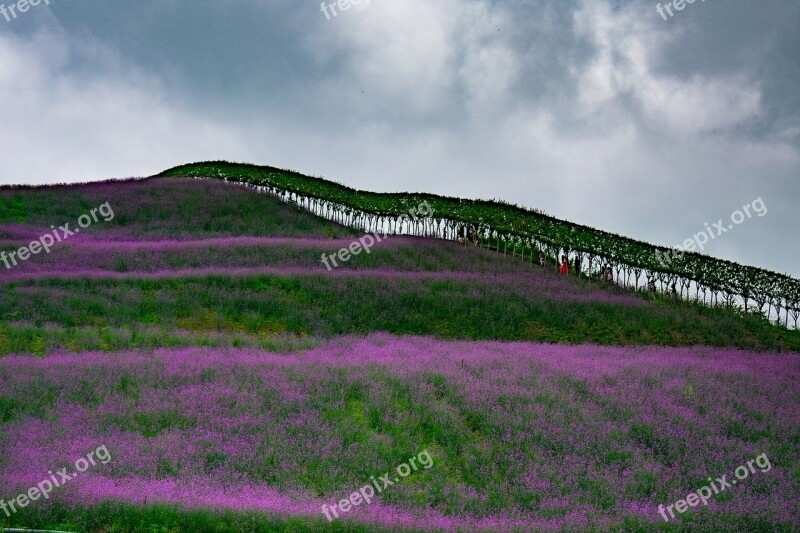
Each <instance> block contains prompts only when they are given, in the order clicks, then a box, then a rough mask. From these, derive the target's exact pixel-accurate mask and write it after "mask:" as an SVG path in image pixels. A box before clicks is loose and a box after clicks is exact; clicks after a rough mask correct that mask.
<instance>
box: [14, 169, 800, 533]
mask: <svg viewBox="0 0 800 533" xmlns="http://www.w3.org/2000/svg"><path fill="white" fill-rule="evenodd" d="M104 204H107V205H108V206H109V208H111V209H113V218H112V217H106V218H108V220H105V219H104V218H102V217H100V218H99V219H98V220H97V221H96V222H94V223H92V224H91V225H89V226H88V227H86V228H85V229H82V230H81V232H80V233H78V234H75V235H73V236H70V237H69V238H68V239H67V240H64V241H63V242H62V243H58V244H56V245H54V247H53V248H52V250H51V251H50V253H47V254H45V253H41V254H38V255H35V256H33V257H31V258H30V259H28V260H26V261H21V262H20V264H18V265H16V266H14V267H13V268H9V269H6V268H5V267H4V266H3V265H2V264H0V295H1V296H0V427H2V432H1V433H0V452H2V453H0V472H3V474H1V475H0V498H5V499H6V501H8V500H9V499H10V498H13V497H14V496H15V495H16V494H19V493H21V492H23V491H26V490H27V489H28V488H29V487H31V486H35V485H36V483H38V482H39V481H41V480H42V479H45V478H47V472H48V471H49V470H53V471H55V470H54V469H56V468H57V467H58V468H60V467H62V466H70V465H71V463H74V461H75V460H76V459H78V458H80V457H82V456H84V455H85V454H86V453H87V452H88V451H90V450H93V449H95V448H97V447H98V446H100V445H101V444H102V445H104V446H107V449H108V450H109V451H110V452H111V456H112V457H113V458H112V459H111V460H110V461H109V462H108V464H103V465H100V464H98V465H95V466H94V467H93V468H91V469H89V470H88V471H87V472H85V473H81V474H80V477H79V478H78V479H76V480H72V481H70V483H69V484H66V485H65V486H64V487H63V488H59V489H57V490H56V491H55V492H54V493H53V496H52V497H51V498H50V499H48V500H46V501H42V500H39V501H36V502H30V503H31V505H30V506H27V507H25V508H22V509H19V510H18V512H16V513H13V514H11V515H10V516H5V515H4V513H3V512H2V510H0V526H3V525H15V526H18V525H22V526H30V527H53V528H60V529H68V530H81V531H251V530H252V531H374V530H381V531H384V530H385V531H432V530H434V531H435V530H441V531H458V530H460V531H474V530H487V531H495V530H497V531H532V530H534V531H535V530H542V531H551V530H567V531H583V530H596V531H607V530H620V531H622V530H632V531H652V530H655V529H660V530H664V531H681V530H685V529H686V528H688V527H690V526H691V528H692V530H697V531H756V530H757V531H775V530H777V531H781V530H783V531H791V530H792V529H793V528H794V527H796V525H797V523H798V509H797V506H796V501H797V496H798V494H800V490H798V489H799V488H800V462H798V459H797V457H800V453H798V452H800V419H798V417H797V413H798V412H800V391H798V389H797V386H796V384H797V382H798V378H800V354H799V353H798V352H800V333H798V332H797V331H790V330H786V329H784V328H780V327H776V326H774V325H771V324H769V323H768V322H766V321H765V320H762V319H759V318H756V317H752V316H740V315H739V314H738V313H736V312H732V311H729V310H724V309H710V308H706V307H703V306H700V305H696V304H692V303H688V302H672V301H669V300H664V299H662V298H660V297H648V296H646V295H643V294H639V293H634V292H631V291H627V290H623V289H621V288H619V287H616V286H614V285H612V284H608V283H600V282H597V281H594V280H589V279H578V278H576V277H572V276H570V277H565V276H560V275H557V274H556V273H555V272H553V271H551V269H545V268H541V267H538V266H535V265H532V264H531V263H530V262H527V263H525V262H521V261H519V260H518V259H517V260H514V259H513V258H511V257H508V256H503V255H498V254H495V253H492V252H489V251H487V250H483V249H478V248H474V247H465V246H461V245H459V244H457V243H454V242H445V241H437V240H431V239H423V238H417V237H393V236H389V237H387V238H386V239H385V240H384V241H382V242H380V243H378V244H376V245H375V246H374V247H373V248H372V249H371V251H370V253H369V254H366V253H362V254H361V255H358V256H355V257H353V258H352V259H350V260H349V261H347V262H346V263H344V264H343V265H342V266H340V267H339V268H336V269H333V270H332V271H328V270H327V269H326V268H325V266H323V264H322V263H321V261H320V258H321V256H322V254H330V253H335V252H336V251H337V250H339V249H340V248H344V247H347V246H348V245H349V244H350V243H352V242H353V241H354V240H356V239H358V238H359V237H361V233H360V232H358V231H356V230H353V229H350V228H346V227H344V226H341V225H338V224H335V223H332V222H329V221H326V220H323V219H320V218H317V217H315V216H312V215H310V214H308V213H305V212H303V211H302V210H300V209H298V208H296V207H292V206H289V205H287V204H283V203H281V202H279V201H278V200H276V199H274V198H272V197H270V196H269V195H266V194H258V193H256V192H254V191H252V190H250V189H245V188H242V187H239V186H237V185H234V184H231V183H225V182H221V181H211V180H195V179H188V178H158V179H147V180H136V181H126V182H109V183H102V184H92V185H79V186H60V187H44V188H0V251H5V252H6V253H10V252H12V251H16V250H18V249H19V248H20V247H21V246H25V245H27V244H28V243H30V242H31V241H32V240H34V239H37V238H38V237H39V236H41V235H43V234H45V233H47V232H48V231H52V230H51V226H55V227H58V226H60V225H62V224H64V223H68V222H71V223H72V227H73V228H74V227H75V226H76V224H75V221H76V220H77V219H78V217H80V216H81V215H82V214H84V213H89V212H91V210H92V209H95V208H97V207H98V206H101V205H104ZM423 451H426V452H428V453H429V454H430V457H431V458H432V465H431V466H430V468H421V469H418V470H415V471H414V472H413V473H411V474H410V475H409V476H408V477H406V478H403V479H399V480H398V482H397V483H395V484H393V485H392V486H391V487H388V488H387V489H386V492H384V493H381V494H380V495H379V497H378V498H376V501H375V502H373V503H371V504H369V505H367V504H363V505H360V506H358V507H357V508H356V509H355V510H353V511H352V512H349V513H342V514H343V515H344V516H345V517H346V518H345V519H344V520H336V521H333V522H329V521H328V520H327V519H326V518H325V516H324V514H323V513H322V505H325V504H327V505H331V504H333V503H336V502H338V501H340V500H342V499H343V498H347V497H349V496H350V494H351V493H352V492H353V491H357V490H358V489H359V488H360V487H362V486H364V485H365V483H369V482H370V479H371V478H372V477H379V476H380V475H381V474H383V473H384V472H389V471H393V470H394V469H395V468H396V467H397V466H398V465H401V464H403V463H405V462H407V461H408V460H409V458H412V457H419V454H420V453H421V452H423ZM760 454H766V456H768V457H769V460H770V461H771V462H770V468H769V469H766V468H764V469H761V470H759V469H756V470H755V471H752V472H751V474H750V476H749V477H748V479H747V480H746V481H745V480H743V481H742V482H741V485H740V486H737V487H732V488H730V489H728V490H727V491H726V492H723V493H722V494H719V495H716V496H715V498H714V499H713V500H712V501H710V502H709V503H708V505H707V506H698V507H694V508H692V509H690V510H689V511H687V512H686V513H683V514H679V515H678V517H677V518H676V519H674V520H671V521H670V522H665V521H664V520H662V518H661V516H660V515H659V513H658V510H657V509H658V505H659V504H663V505H665V506H666V505H669V504H672V503H674V502H675V501H676V500H679V499H681V498H683V497H685V496H686V494H687V493H689V492H691V491H695V490H697V489H699V488H700V487H702V486H703V485H704V484H706V483H707V481H706V479H707V478H708V477H709V476H714V477H719V476H722V475H723V474H726V473H727V474H728V477H729V478H731V477H732V474H731V472H733V471H735V469H736V468H737V467H738V466H740V465H742V464H744V463H746V462H747V461H748V460H751V459H753V458H754V457H756V456H759V455H760ZM393 475H394V474H393Z"/></svg>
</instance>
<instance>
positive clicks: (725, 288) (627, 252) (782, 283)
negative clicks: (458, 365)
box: [159, 162, 800, 329]
mask: <svg viewBox="0 0 800 533" xmlns="http://www.w3.org/2000/svg"><path fill="white" fill-rule="evenodd" d="M177 176H185V177H199V178H215V179H222V180H225V181H231V182H235V183H239V184H241V185H244V186H248V187H254V188H255V189H257V190H259V191H261V192H266V193H269V194H271V195H272V196H275V197H276V198H279V199H280V200H282V201H284V202H289V203H293V204H296V205H298V206H300V207H302V208H304V209H306V210H308V211H309V212H311V213H314V214H315V215H318V216H321V217H324V218H326V219H329V220H333V221H335V222H338V223H340V224H343V225H346V226H350V227H354V228H358V229H360V230H363V231H365V232H386V233H389V234H408V235H419V236H424V237H434V238H439V239H448V240H460V241H462V242H465V243H472V244H475V245H477V246H481V247H485V248H490V249H493V250H496V251H497V252H499V253H504V254H507V255H511V256H512V257H515V258H516V257H519V258H520V260H529V261H537V260H538V258H537V256H538V251H539V250H542V251H544V252H545V254H546V255H547V256H548V257H549V258H551V259H552V258H556V260H557V258H559V257H560V256H562V255H566V256H567V257H568V258H569V260H570V264H571V265H573V264H576V263H575V260H576V258H577V264H578V265H579V266H580V270H581V271H582V272H584V273H592V272H596V271H597V270H598V269H599V268H600V267H601V266H602V265H610V266H611V267H612V268H613V270H614V273H615V280H616V282H617V283H619V284H620V285H623V286H625V287H631V288H635V289H637V290H641V289H643V288H644V285H642V284H644V283H646V280H647V279H649V278H651V277H652V278H653V279H655V280H656V281H657V282H658V285H659V286H660V287H659V289H660V290H661V291H665V292H666V291H668V290H669V289H670V288H671V286H672V285H673V284H675V287H676V290H677V291H678V292H679V295H680V296H681V298H684V299H695V300H697V301H700V302H702V303H704V304H706V305H710V306H719V305H722V306H726V307H729V308H732V307H734V306H737V305H740V306H741V307H742V308H743V309H744V311H745V312H746V313H755V314H761V315H763V316H766V317H767V318H770V319H773V317H774V321H776V322H777V323H779V324H781V325H784V326H786V327H793V328H795V329H797V327H798V319H800V280H798V279H795V278H792V277H790V276H788V275H787V274H778V273H776V272H771V271H768V270H765V269H761V268H757V267H751V266H746V265H740V264H738V263H733V262H731V261H726V260H723V259H717V258H714V257H709V256H706V255H702V254H697V253H692V252H687V253H684V254H682V255H681V256H679V257H672V258H671V259H670V261H668V262H665V261H664V260H663V259H662V258H663V257H665V256H669V255H671V252H672V250H670V249H669V248H665V247H662V246H655V245H652V244H648V243H645V242H641V241H636V240H634V239H629V238H627V237H623V236H620V235H616V234H613V233H609V232H606V231H602V230H598V229H595V228H591V227H588V226H583V225H580V224H575V223H572V222H568V221H565V220H559V219H557V218H555V217H551V216H549V215H547V214H545V213H542V212H540V211H537V210H531V209H525V208H522V207H519V206H516V205H512V204H508V203H504V202H500V201H485V200H464V199H461V198H451V197H444V196H437V195H432V194H419V193H391V194H383V193H374V192H369V191H358V190H355V189H351V188H349V187H346V186H344V185H341V184H338V183H335V182H331V181H328V180H324V179H322V178H316V177H311V176H305V175H302V174H299V173H297V172H293V171H288V170H282V169H278V168H273V167H266V166H256V165H248V164H238V163H229V162H205V163H192V164H188V165H182V166H179V167H175V168H172V169H169V170H166V171H164V172H162V173H161V174H159V177H177ZM423 202H427V203H428V205H430V207H431V208H432V210H433V213H432V215H430V216H427V217H424V218H417V219H416V220H415V219H413V218H409V217H408V216H407V215H408V214H409V212H410V211H411V210H412V209H414V208H416V207H418V206H419V205H421V204H423ZM556 262H557V261H556ZM640 283H641V284H640ZM692 293H694V294H692ZM701 294H702V296H701ZM790 320H791V322H790Z"/></svg>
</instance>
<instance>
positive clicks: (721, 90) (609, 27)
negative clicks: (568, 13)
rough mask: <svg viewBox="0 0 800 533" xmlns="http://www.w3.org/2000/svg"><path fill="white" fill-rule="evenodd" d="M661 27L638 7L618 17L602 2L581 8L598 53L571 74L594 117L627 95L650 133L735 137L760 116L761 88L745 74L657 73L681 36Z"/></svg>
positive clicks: (580, 21)
mask: <svg viewBox="0 0 800 533" xmlns="http://www.w3.org/2000/svg"><path fill="white" fill-rule="evenodd" d="M659 21H660V19H656V18H655V17H651V18H650V19H649V21H648V19H643V17H642V10H641V8H640V7H638V6H636V5H631V6H629V7H628V8H620V9H618V10H613V9H612V8H611V7H610V6H609V5H608V4H607V3H606V2H604V1H601V0H585V1H584V2H583V6H582V8H581V9H580V10H579V11H577V12H576V13H575V28H576V31H577V34H578V36H581V37H583V38H585V39H588V40H589V42H591V43H592V44H593V45H594V46H595V53H594V57H593V58H592V59H591V60H590V62H589V64H588V65H586V66H583V65H581V66H580V67H579V66H577V65H576V66H575V67H574V68H573V73H574V75H575V77H576V79H577V82H578V89H579V95H580V103H581V105H582V106H583V107H584V109H585V110H587V111H588V112H594V111H597V110H598V109H599V108H601V107H602V106H605V105H611V104H614V103H616V102H617V100H618V99H620V98H623V97H626V96H629V97H632V98H633V100H634V101H635V102H637V103H638V105H639V107H640V109H641V111H642V112H643V116H644V118H645V119H646V120H647V121H648V125H649V127H650V128H651V129H653V130H656V131H665V132H667V133H674V134H684V135H695V134H701V133H708V132H713V131H717V130H729V129H731V128H734V127H736V126H738V125H741V124H743V123H746V122H747V121H751V120H754V119H756V118H758V117H759V116H760V114H761V112H762V110H761V98H762V97H761V91H760V89H759V88H758V84H757V83H755V82H754V81H752V80H749V79H747V78H746V77H744V76H742V75H739V74H736V75H710V74H706V75H703V74H695V75H692V76H690V77H688V78H685V79H679V78H675V77H669V76H667V75H663V74H658V73H656V72H654V69H653V62H654V59H655V58H657V57H658V55H659V54H664V53H669V51H670V49H671V45H672V44H673V43H674V42H675V41H676V40H677V39H679V38H681V36H682V33H681V30H680V29H678V28H676V27H675V26H667V27H666V29H663V28H660V27H659V25H658V22H659Z"/></svg>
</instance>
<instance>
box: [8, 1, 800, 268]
mask: <svg viewBox="0 0 800 533" xmlns="http://www.w3.org/2000/svg"><path fill="white" fill-rule="evenodd" d="M333 1H334V0H328V1H327V2H326V5H325V9H324V10H323V9H322V6H321V5H320V2H319V1H306V0H268V1H261V0H216V1H214V2H210V1H208V2H206V1H203V2H198V1H189V0H137V1H136V2H132V1H129V0H127V1H122V0H46V1H45V0H40V1H39V3H38V5H37V6H28V9H27V10H24V12H20V10H18V9H16V7H17V6H16V4H14V3H12V2H11V1H10V0H0V4H2V6H4V7H5V13H6V14H7V15H6V14H3V13H4V12H3V9H2V7H0V184H44V183H56V182H82V181H95V180H102V179H109V178H123V177H144V176H149V175H153V174H155V173H158V172H160V171H162V170H164V169H166V168H169V167H172V166H175V165H178V164H182V163H188V162H192V161H204V160H217V159H225V160H231V161H244V162H251V163H257V164H268V165H272V166H277V167H281V168H289V169H293V170H297V171H300V172H303V173H306V174H310V175H315V176H322V177H325V178H328V179H331V180H334V181H337V182H340V183H344V184H347V185H349V186H351V187H355V188H358V189H365V190H372V191H379V192H386V191H392V192H397V191H415V192H416V191H420V192H431V193H436V194H443V195H448V196H460V197H465V198H483V199H502V200H505V201H508V202H512V203H515V204H519V205H523V206H526V207H532V208H537V209H540V210H542V211H545V212H547V213H549V214H551V215H554V216H557V217H560V218H565V219H568V220H572V221H574V222H578V223H581V224H586V225H589V226H593V227H596V228H600V229H603V230H607V231H612V232H615V233H619V234H622V235H626V236H629V237H633V238H637V239H641V240H645V241H648V242H652V243H655V244H660V245H665V246H674V245H683V244H686V242H685V241H686V240H687V239H690V240H692V239H694V240H695V241H700V240H702V237H698V238H695V237H694V235H695V234H698V233H700V232H706V231H707V230H706V228H707V227H710V228H712V229H711V231H712V234H713V235H714V238H713V239H711V238H709V239H707V240H709V242H708V243H707V244H705V245H704V250H703V251H704V253H707V254H709V255H713V256H716V257H721V258H724V259H730V260H733V261H738V262H743V263H746V264H750V265H755V266H760V267H764V268H768V269H770V270H775V271H778V272H785V273H789V274H791V275H793V276H798V277H800V261H799V260H800V238H798V222H797V220H798V216H797V215H798V204H799V202H798V200H800V2H797V0H761V1H758V2H755V1H750V0H724V1H723V0H696V1H695V2H693V3H691V4H681V3H680V1H678V4H679V5H681V6H682V8H683V9H681V10H678V9H677V6H675V5H673V4H672V3H671V2H663V1H662V3H661V4H659V3H658V2H655V1H650V0H646V1H639V0H632V1H627V2H626V1H621V0H574V1H573V0H527V1H525V0H504V1H500V2H498V1H495V0H435V1H430V0H369V1H368V0H362V1H361V2H360V3H359V4H358V5H349V8H348V9H346V10H342V9H341V8H339V7H337V6H335V5H334V7H330V6H329V5H328V4H333ZM342 2H343V3H342V5H343V6H347V4H346V0H342ZM12 5H13V6H14V7H15V9H14V10H13V11H9V8H10V6H12ZM659 7H660V11H661V13H663V15H662V14H659ZM667 7H669V9H666V8H667ZM670 13H671V14H672V16H670ZM746 205H748V206H750V207H751V208H750V209H749V213H750V216H746V215H745V210H744V209H743V207H744V206H746ZM762 205H763V206H764V207H763V209H762V208H761V207H760V206H762ZM753 206H755V207H753ZM756 208H757V209H756ZM737 211H738V212H740V213H741V214H742V216H738V215H736V212H737ZM732 216H733V217H734V219H735V220H738V221H739V223H733V222H732V221H731V217H732ZM720 219H722V224H719V222H718V221H719V220H720ZM715 224H717V226H716V229H714V225H715ZM720 229H724V230H725V231H724V233H720ZM706 235H708V234H707V233H706Z"/></svg>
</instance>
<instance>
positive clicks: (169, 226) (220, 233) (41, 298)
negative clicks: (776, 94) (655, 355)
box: [0, 179, 800, 355]
mask: <svg viewBox="0 0 800 533" xmlns="http://www.w3.org/2000/svg"><path fill="white" fill-rule="evenodd" d="M0 198H2V203H0V239H3V235H4V232H5V241H3V240H0V248H2V249H6V250H13V249H15V248H16V247H18V246H21V245H22V244H24V243H25V242H26V241H22V240H19V239H18V238H17V239H14V235H15V229H19V228H20V227H22V228H25V229H26V231H28V232H29V233H30V234H32V235H39V234H41V232H43V231H44V230H45V229H47V228H48V227H49V226H50V225H52V224H55V225H60V224H62V223H64V222H66V221H71V220H72V221H74V220H75V219H77V217H78V216H79V215H80V214H82V213H84V212H86V211H88V210H90V209H91V208H92V207H96V206H98V205H101V204H103V203H105V202H109V204H110V205H111V206H112V208H113V209H114V212H115V218H114V219H113V220H112V221H110V222H99V223H97V224H95V225H94V226H92V227H91V228H89V229H88V230H87V234H88V235H89V236H90V237H92V238H105V239H132V238H135V239H145V238H147V239H158V238H167V237H169V238H209V237H225V236H231V235H236V236H242V235H251V236H261V237H263V236H322V237H330V238H339V239H343V240H344V241H345V242H346V241H347V239H352V238H353V237H354V236H355V235H356V232H354V231H352V230H350V229H348V228H342V227H341V226H338V225H336V224H333V223H330V222H327V221H324V220H320V219H317V218H316V217H313V216H310V215H307V214H305V213H303V212H301V211H299V210H298V209H296V208H292V207H289V206H286V205H284V204H281V203H280V202H277V201H275V200H273V199H271V198H269V197H268V196H265V195H259V194H255V193H252V192H250V191H247V190H245V189H242V188H239V187H237V186H234V185H229V184H225V183H221V182H216V181H198V180H184V179H170V180H145V181H142V182H133V183H124V184H99V185H88V186H77V187H75V186H73V187H62V188H57V189H32V190H30V189H28V190H26V189H22V190H9V189H0ZM20 224H22V226H20ZM73 226H74V224H73ZM348 236H349V237H348ZM12 239H14V240H12ZM341 246H342V244H341V243H340V242H337V243H336V245H335V246H334V245H331V246H330V247H328V248H325V246H324V245H323V246H322V250H320V247H319V246H317V247H316V248H313V247H312V248H308V249H303V248H299V247H296V246H292V245H288V246H284V247H272V246H270V247H257V246H251V247H243V246H238V247H236V246H232V247H228V248H216V247H210V248H208V249H205V250H166V251H160V252H158V253H155V252H149V251H135V250H134V251H126V250H114V249H112V250H106V249H100V250H95V251H93V252H91V253H89V252H85V251H84V250H83V249H81V248H80V246H79V245H78V244H75V245H74V247H73V246H72V245H70V246H69V247H68V248H66V249H62V250H54V251H53V253H51V254H50V255H48V256H37V257H34V258H32V259H30V260H29V261H28V263H26V264H24V265H22V266H20V267H17V269H15V270H14V271H12V272H11V273H12V274H16V273H19V272H26V269H27V271H34V272H35V271H36V269H45V270H47V269H50V270H64V271H66V270H69V269H71V268H75V269H78V270H80V269H81V268H84V267H92V268H95V269H98V268H99V269H103V270H107V271H109V272H114V273H119V272H126V273H128V274H132V275H134V277H135V272H136V271H149V270H153V269H162V268H167V269H177V268H193V267H204V266H208V267H218V266H247V267H256V266H259V265H261V266H273V267H277V268H283V267H302V268H309V269H313V268H317V269H318V270H319V271H318V272H310V273H306V274H302V275H300V274H298V275H296V276H288V277H275V276H266V275H262V276H248V277H236V276H230V275H224V274H220V275H216V276H212V277H205V278H191V277H187V278H178V279H149V280H141V279H128V280H122V281H118V280H89V279H83V280H80V279H78V280H75V279H66V280H54V279H46V278H45V279H33V280H25V281H15V282H6V283H3V275H4V274H6V273H5V272H2V271H0V291H2V293H3V298H2V300H0V318H2V322H0V354H3V353H13V352H19V351H26V352H29V353H31V352H32V353H36V354H39V355H42V354H44V353H50V352H52V351H54V350H57V349H60V348H66V349H70V350H73V351H80V350H84V349H105V350H112V349H121V348H127V347H134V348H135V347H158V346H182V345H196V344H208V345H225V344H230V343H233V342H235V343H236V345H245V346H259V345H262V346H274V345H275V343H274V342H273V341H272V340H271V338H272V336H273V335H275V334H285V335H288V336H289V338H290V339H291V337H293V336H330V335H337V334H346V333H365V332H368V331H388V332H392V333H417V334H433V335H439V336H442V337H445V338H467V339H507V340H534V341H551V342H571V343H580V342H595V343H601V344H667V345H691V344H709V345H715V346H737V347H743V348H755V349H760V350H774V349H781V350H800V334H798V333H797V332H791V331H785V330H782V329H781V328H776V327H773V326H770V325H769V324H767V323H765V322H764V321H761V320H758V319H755V318H742V317H739V316H735V315H733V314H731V313H728V312H726V311H723V310H714V309H707V308H704V307H702V306H696V305H692V304H688V303H685V304H681V305H673V304H671V303H669V302H663V301H656V302H645V301H642V304H641V305H637V306H626V305H617V304H616V303H613V302H614V301H613V300H612V298H616V297H618V296H620V295H624V291H620V290H616V289H612V288H609V287H602V286H600V285H599V284H597V283H595V282H590V281H585V280H584V281H580V282H579V281H577V280H572V281H573V282H574V283H572V285H571V286H570V287H568V288H567V289H559V290H561V291H562V292H563V295H564V296H563V297H562V296H560V295H559V294H561V293H559V292H558V291H557V290H555V289H553V290H550V293H549V294H542V290H541V287H542V286H543V285H542V284H543V283H544V284H550V283H551V282H550V281H547V279H546V278H542V273H541V272H539V271H538V269H537V268H536V267H533V266H531V265H530V264H521V263H520V262H519V261H518V260H517V261H516V262H515V261H513V260H512V259H511V258H507V257H501V256H497V255H495V254H491V253H489V252H486V251H483V250H475V249H464V248H462V247H459V246H455V245H453V244H442V245H422V244H420V245H417V244H415V243H413V242H405V241H404V242H403V244H402V245H398V244H393V243H390V244H387V245H386V246H384V247H376V249H375V250H374V251H373V253H372V254H370V255H363V254H362V255H361V256H359V257H356V258H353V259H352V260H351V261H350V262H348V264H347V265H346V266H345V268H344V269H340V271H342V270H347V269H364V268H372V269H374V268H378V269H385V270H391V271H420V270H422V271H432V272H441V271H455V272H482V273H484V274H487V275H486V276H485V279H481V280H474V279H470V280H464V279H459V278H458V277H457V276H456V277H453V278H447V279H438V280H437V279H426V280H413V279H412V280H409V279H396V278H392V277H391V275H390V274H389V273H387V274H386V275H384V276H372V277H365V278H358V277H344V276H338V277H337V276H333V277H332V276H327V275H326V272H325V270H324V269H323V268H322V267H321V265H320V264H319V261H318V260H319V255H320V253H321V251H324V252H335V251H336V250H337V249H338V248H339V247H341ZM532 271H533V274H531V275H535V276H539V277H538V278H536V277H532V278H528V277H526V276H527V275H528V274H526V273H531V272H532ZM493 274H498V275H500V274H510V275H512V277H511V279H510V281H509V279H507V278H504V279H499V278H497V277H493V276H492V275H493ZM515 277H516V278H515ZM515 279H516V281H515ZM558 281H562V280H558ZM567 293H569V294H573V293H574V294H578V295H584V296H585V297H586V299H587V300H590V301H585V302H576V301H574V299H572V298H569V297H567ZM597 294H600V296H601V297H599V298H598V297H596V296H595V295H597ZM603 295H608V298H606V297H605V296H603ZM123 302H124V305H122V303H123ZM65 303H66V304H67V305H64V304H65ZM232 335H235V336H236V337H235V338H233V337H232ZM279 344H282V343H279ZM294 344H295V343H293V342H289V346H290V347H291V346H293V345H294Z"/></svg>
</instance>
